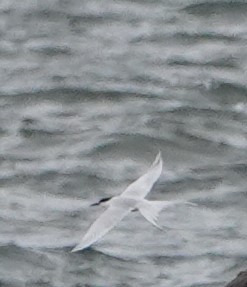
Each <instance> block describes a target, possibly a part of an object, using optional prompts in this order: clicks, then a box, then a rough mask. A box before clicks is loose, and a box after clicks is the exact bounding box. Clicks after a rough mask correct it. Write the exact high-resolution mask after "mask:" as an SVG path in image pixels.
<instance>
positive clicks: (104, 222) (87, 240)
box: [71, 205, 131, 252]
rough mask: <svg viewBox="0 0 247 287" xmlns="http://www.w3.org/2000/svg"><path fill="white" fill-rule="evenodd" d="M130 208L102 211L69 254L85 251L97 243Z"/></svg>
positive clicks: (115, 207) (112, 208)
mask: <svg viewBox="0 0 247 287" xmlns="http://www.w3.org/2000/svg"><path fill="white" fill-rule="evenodd" d="M130 210H131V208H126V206H124V205H123V206H122V207H121V206H119V205H118V206H114V205H113V206H110V207H109V208H108V209H107V210H106V211H104V212H103V213H102V214H101V215H100V216H99V217H98V218H97V219H96V220H95V222H94V223H93V224H92V225H91V226H90V228H89V230H88V231H87V233H86V234H85V236H84V237H83V238H82V240H81V242H80V243H79V244H78V245H77V246H76V247H75V248H74V249H72V251H71V252H76V251H79V250H82V249H85V248H87V247H89V246H90V245H92V244H93V243H95V242H96V241H98V240H99V239H100V238H101V237H103V236H104V235H105V234H106V233H107V232H109V231H110V230H111V229H112V228H113V227H114V226H116V225H117V224H118V223H119V222H120V221H121V220H122V219H123V218H124V216H126V215H127V214H128V213H129V212H130Z"/></svg>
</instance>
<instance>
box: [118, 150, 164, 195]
mask: <svg viewBox="0 0 247 287" xmlns="http://www.w3.org/2000/svg"><path fill="white" fill-rule="evenodd" d="M161 171H162V158H161V154H160V152H159V153H158V155H157V156H156V158H155V160H154V162H153V164H152V166H151V167H150V168H149V170H148V171H147V172H146V173H145V174H144V175H142V176H141V177H140V178H138V179H137V180H136V181H134V182H133V183H131V184H130V185H129V186H128V187H127V189H126V190H125V191H124V192H123V193H122V194H121V196H122V197H138V198H144V197H145V196H146V195H147V194H148V193H149V191H150V190H151V189H152V187H153V185H154V183H155V182H156V181H157V180H158V179H159V177H160V175H161Z"/></svg>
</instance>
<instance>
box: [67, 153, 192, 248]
mask: <svg viewBox="0 0 247 287" xmlns="http://www.w3.org/2000/svg"><path fill="white" fill-rule="evenodd" d="M161 172H162V158H161V153H160V152H159V153H158V155H157V156H156V158H155V160H154V162H153V164H152V165H151V167H150V168H149V170H148V171H147V172H146V173H145V174H144V175H142V176H141V177H140V178H138V179H137V180H136V181H134V182H133V183H131V184H130V185H129V186H128V187H127V188H126V190H124V192H123V193H122V194H121V195H119V196H114V197H107V198H103V199H101V200H100V201H99V202H97V203H94V204H92V206H95V205H103V206H107V207H108V208H107V210H106V211H104V212H103V213H102V214H101V215H100V216H99V217H98V218H97V219H96V220H95V222H94V223H93V224H92V225H91V226H90V228H89V230H88V231H87V233H86V234H85V235H84V237H83V238H82V240H81V242H80V243H79V244H78V245H77V246H75V248H73V249H72V250H71V252H76V251H79V250H83V249H85V248H88V247H89V246H91V245H92V244H94V243H96V242H97V241H98V240H99V239H100V238H102V237H103V236H105V235H106V233H108V232H109V231H110V230H111V229H112V228H114V227H115V226H116V225H117V224H118V223H119V222H120V221H121V220H122V219H123V218H124V217H125V216H126V215H127V214H128V213H130V212H131V211H135V210H138V211H140V213H141V214H142V215H143V216H144V218H146V220H147V221H149V222H150V223H152V224H153V225H154V226H156V227H157V228H159V229H162V228H161V227H160V226H159V225H158V223H157V219H158V215H159V213H160V211H161V210H162V209H164V208H165V207H168V206H172V205H175V204H178V203H182V204H190V205H195V204H194V203H191V202H187V201H178V200H174V201H150V200H146V199H145V196H146V195H147V194H148V193H149V191H150V190H151V189H152V187H153V185H154V183H155V182H156V181H157V180H158V179H159V177H160V175H161Z"/></svg>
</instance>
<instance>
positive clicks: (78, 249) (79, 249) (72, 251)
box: [70, 245, 84, 253]
mask: <svg viewBox="0 0 247 287" xmlns="http://www.w3.org/2000/svg"><path fill="white" fill-rule="evenodd" d="M83 249H84V247H80V246H78V245H77V246H75V247H74V248H73V249H72V250H71V251H70V252H71V253H75V252H77V251H81V250H83Z"/></svg>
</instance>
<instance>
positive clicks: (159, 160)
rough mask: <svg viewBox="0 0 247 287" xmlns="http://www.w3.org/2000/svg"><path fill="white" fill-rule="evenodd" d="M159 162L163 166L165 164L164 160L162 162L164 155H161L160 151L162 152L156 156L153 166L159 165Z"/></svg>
mask: <svg viewBox="0 0 247 287" xmlns="http://www.w3.org/2000/svg"><path fill="white" fill-rule="evenodd" d="M159 162H161V164H162V162H163V160H162V154H161V151H160V150H159V152H158V154H157V155H156V157H155V160H154V162H153V164H152V165H153V166H154V165H156V164H158V163H159Z"/></svg>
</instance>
